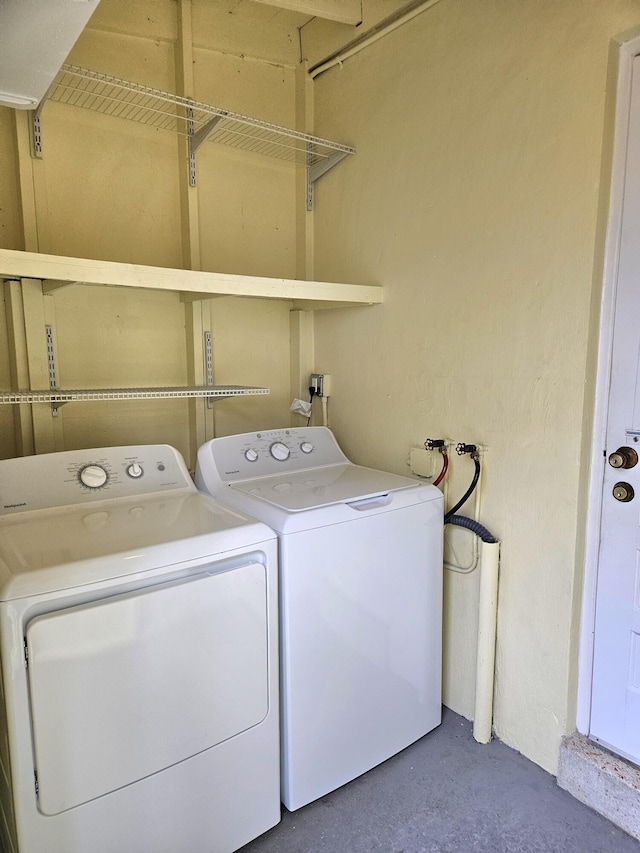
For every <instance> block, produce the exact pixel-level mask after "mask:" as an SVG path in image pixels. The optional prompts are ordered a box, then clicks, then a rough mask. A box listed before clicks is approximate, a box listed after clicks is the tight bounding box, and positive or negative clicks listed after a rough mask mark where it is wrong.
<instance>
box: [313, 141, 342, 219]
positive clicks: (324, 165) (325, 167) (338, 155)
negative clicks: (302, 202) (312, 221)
mask: <svg viewBox="0 0 640 853" xmlns="http://www.w3.org/2000/svg"><path fill="white" fill-rule="evenodd" d="M348 154H349V152H348V151H336V152H335V154H332V155H331V156H330V157H327V159H326V160H321V161H320V162H317V163H309V164H307V210H313V187H314V184H315V182H316V181H317V180H318V178H321V177H322V175H324V174H326V172H328V171H329V169H333V167H334V166H337V165H338V163H340V162H341V161H342V160H344V158H345V157H347V156H348Z"/></svg>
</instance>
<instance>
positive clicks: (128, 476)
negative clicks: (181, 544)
mask: <svg viewBox="0 0 640 853" xmlns="http://www.w3.org/2000/svg"><path fill="white" fill-rule="evenodd" d="M169 489H188V490H194V489H195V486H194V485H193V482H192V480H191V477H190V476H189V472H188V471H187V468H186V466H185V464H184V460H183V459H182V456H181V455H180V453H179V452H178V451H177V450H176V449H175V448H173V447H170V446H169V445H167V444H152V445H132V446H127V447H103V448H97V449H93V450H69V451H63V452H62V453H44V454H42V455H39V456H24V457H21V458H18V459H4V460H0V516H1V515H8V514H13V513H16V512H26V511H28V510H34V509H45V508H53V507H61V506H71V505H73V504H81V503H85V502H88V501H92V500H104V499H106V498H124V497H127V496H129V495H130V496H134V495H145V494H153V493H157V492H162V491H168V490H169Z"/></svg>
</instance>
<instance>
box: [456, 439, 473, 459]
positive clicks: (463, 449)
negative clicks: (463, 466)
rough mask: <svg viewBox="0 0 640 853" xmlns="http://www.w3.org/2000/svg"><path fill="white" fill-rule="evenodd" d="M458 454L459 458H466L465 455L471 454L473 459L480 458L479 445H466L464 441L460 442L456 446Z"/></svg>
mask: <svg viewBox="0 0 640 853" xmlns="http://www.w3.org/2000/svg"><path fill="white" fill-rule="evenodd" d="M456 453H457V454H458V456H464V455H465V454H467V453H469V454H471V458H472V459H477V458H478V445H477V444H465V443H464V442H463V441H460V442H458V444H456Z"/></svg>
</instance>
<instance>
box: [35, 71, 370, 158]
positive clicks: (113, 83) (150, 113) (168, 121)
mask: <svg viewBox="0 0 640 853" xmlns="http://www.w3.org/2000/svg"><path fill="white" fill-rule="evenodd" d="M47 98H48V100H53V101H58V102H60V103H64V104H70V105H72V106H75V107H83V108H84V109H89V110H95V111H96V112H100V113H104V114H106V115H111V116H114V117H116V118H123V119H129V120H130V121H136V122H139V123H141V124H145V125H148V126H149V127H153V128H157V129H159V130H168V131H173V132H174V133H180V134H183V135H184V136H189V137H191V139H192V147H193V150H196V148H197V147H198V146H199V145H200V144H202V142H204V141H205V140H206V141H210V142H218V143H220V144H222V145H231V146H234V147H236V148H242V149H243V150H245V151H251V152H254V153H256V154H264V155H266V156H269V157H276V158H278V159H281V160H288V161H290V162H294V163H296V164H298V165H301V166H308V167H316V168H320V169H321V171H320V172H319V174H321V173H322V172H324V171H326V170H327V168H330V167H331V166H332V165H334V164H335V163H336V162H338V161H339V160H341V159H343V158H344V157H346V156H347V155H348V154H353V153H354V152H355V149H354V148H352V147H350V146H348V145H340V144H339V143H336V142H330V141H329V140H327V139H321V138H320V137H317V136H309V135H308V134H305V133H299V132H298V131H295V130H290V129H288V128H285V127H279V126H278V125H275V124H269V123H268V122H265V121H261V120H259V119H254V118H249V117H248V116H244V115H240V114H238V113H233V112H230V111H229V110H225V109H221V108H220V107H214V106H210V105H209V104H203V103H200V102H198V101H192V100H191V99H189V98H183V97H180V96H179V95H174V94H170V93H168V92H162V91H159V90H158V89H150V88H148V87H146V86H140V85H139V84H137V83H131V82H128V81H126V80H120V79H119V78H117V77H110V76H108V75H106V74H101V73H99V72H97V71H90V70H88V69H86V68H78V67H77V66H74V65H63V66H62V69H61V70H60V72H59V73H58V75H57V77H56V79H55V80H54V83H53V85H52V87H51V89H50V91H49V93H48V95H47ZM322 167H324V168H322Z"/></svg>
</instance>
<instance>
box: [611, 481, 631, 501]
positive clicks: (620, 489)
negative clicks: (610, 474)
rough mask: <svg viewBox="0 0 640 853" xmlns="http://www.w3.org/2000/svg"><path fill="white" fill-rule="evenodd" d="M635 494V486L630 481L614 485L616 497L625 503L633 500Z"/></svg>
mask: <svg viewBox="0 0 640 853" xmlns="http://www.w3.org/2000/svg"><path fill="white" fill-rule="evenodd" d="M634 495H635V492H634V491H633V486H631V485H630V484H629V483H616V484H615V486H614V487H613V496H614V498H615V499H616V500H617V501H620V502H621V503H623V504H627V503H629V501H632V500H633V497H634Z"/></svg>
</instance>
